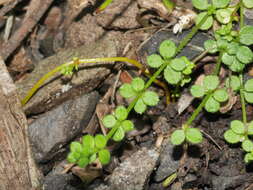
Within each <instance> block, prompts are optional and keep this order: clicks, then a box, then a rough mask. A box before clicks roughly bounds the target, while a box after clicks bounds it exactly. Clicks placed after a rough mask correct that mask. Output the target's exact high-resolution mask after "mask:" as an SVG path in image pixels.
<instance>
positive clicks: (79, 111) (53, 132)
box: [28, 92, 99, 163]
mask: <svg viewBox="0 0 253 190" xmlns="http://www.w3.org/2000/svg"><path fill="white" fill-rule="evenodd" d="M98 100H99V95H98V93H97V92H92V93H90V94H86V95H83V96H81V97H79V98H76V99H71V100H68V101H67V102H65V103H63V104H61V105H60V106H58V107H57V108H55V109H53V110H51V111H49V112H47V113H45V114H43V115H42V116H41V117H40V118H39V119H37V120H35V121H34V122H33V123H32V124H31V125H30V126H29V128H28V130H29V138H30V142H31V145H32V150H33V154H34V158H35V160H36V161H37V162H39V163H43V162H47V161H49V160H51V159H52V158H53V157H54V156H55V155H56V154H57V153H58V152H60V151H61V149H62V147H63V146H64V145H65V144H66V143H68V142H69V141H70V140H72V139H73V138H75V137H76V136H77V135H78V134H80V133H81V131H82V129H84V128H85V127H86V125H87V124H88V122H89V120H90V118H91V117H92V115H93V113H94V110H95V107H96V104H97V102H98Z"/></svg>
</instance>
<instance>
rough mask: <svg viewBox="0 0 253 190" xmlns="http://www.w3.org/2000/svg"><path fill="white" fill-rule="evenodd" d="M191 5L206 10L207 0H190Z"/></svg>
mask: <svg viewBox="0 0 253 190" xmlns="http://www.w3.org/2000/svg"><path fill="white" fill-rule="evenodd" d="M192 5H193V6H194V7H195V8H196V9H199V10H206V9H207V8H208V6H209V4H208V1H207V0H192Z"/></svg>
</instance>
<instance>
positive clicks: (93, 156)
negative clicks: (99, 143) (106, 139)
mask: <svg viewBox="0 0 253 190" xmlns="http://www.w3.org/2000/svg"><path fill="white" fill-rule="evenodd" d="M96 159H97V154H96V153H94V154H92V155H91V156H90V158H89V163H90V164H91V163H92V162H94V161H95V160H96Z"/></svg>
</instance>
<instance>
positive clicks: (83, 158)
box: [77, 157, 89, 168]
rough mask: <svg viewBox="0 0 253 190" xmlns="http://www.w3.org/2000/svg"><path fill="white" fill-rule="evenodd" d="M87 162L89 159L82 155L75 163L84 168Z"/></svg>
mask: <svg viewBox="0 0 253 190" xmlns="http://www.w3.org/2000/svg"><path fill="white" fill-rule="evenodd" d="M88 164H89V159H88V158H87V157H82V158H80V159H79V160H78V162H77V165H78V166H79V167H80V168H85V167H86V166H87V165H88Z"/></svg>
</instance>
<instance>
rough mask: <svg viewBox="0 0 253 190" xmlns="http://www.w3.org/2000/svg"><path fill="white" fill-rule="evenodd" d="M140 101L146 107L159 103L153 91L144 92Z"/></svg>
mask: <svg viewBox="0 0 253 190" xmlns="http://www.w3.org/2000/svg"><path fill="white" fill-rule="evenodd" d="M142 100H143V102H144V103H145V104H146V105H148V106H156V105H157V104H158V102H159V97H158V95H157V93H155V92H153V91H146V92H144V94H143V97H142Z"/></svg>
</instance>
